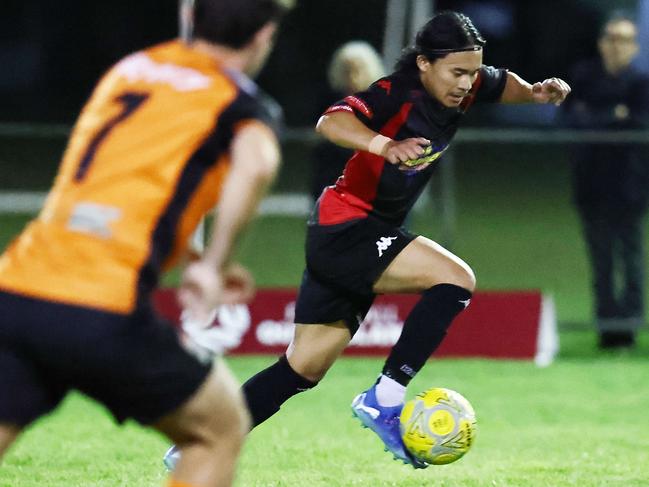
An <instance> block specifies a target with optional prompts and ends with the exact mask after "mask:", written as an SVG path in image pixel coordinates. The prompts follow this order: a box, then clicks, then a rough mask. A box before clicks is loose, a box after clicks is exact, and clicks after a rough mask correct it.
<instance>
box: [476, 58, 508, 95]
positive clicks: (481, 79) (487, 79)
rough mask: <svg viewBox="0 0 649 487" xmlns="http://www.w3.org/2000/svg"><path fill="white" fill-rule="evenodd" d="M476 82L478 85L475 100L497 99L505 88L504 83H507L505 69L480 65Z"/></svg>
mask: <svg viewBox="0 0 649 487" xmlns="http://www.w3.org/2000/svg"><path fill="white" fill-rule="evenodd" d="M477 83H479V86H478V89H477V92H476V98H475V101H476V102H495V101H498V100H499V99H500V96H501V95H502V94H503V91H504V90H505V84H507V70H506V69H497V68H494V67H493V66H482V67H481V68H480V72H479V74H478V80H477Z"/></svg>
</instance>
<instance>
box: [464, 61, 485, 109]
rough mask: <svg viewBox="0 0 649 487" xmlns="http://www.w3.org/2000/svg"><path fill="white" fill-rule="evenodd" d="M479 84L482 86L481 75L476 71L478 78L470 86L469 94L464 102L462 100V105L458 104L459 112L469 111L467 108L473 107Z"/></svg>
mask: <svg viewBox="0 0 649 487" xmlns="http://www.w3.org/2000/svg"><path fill="white" fill-rule="evenodd" d="M481 84H482V73H481V72H480V71H478V77H477V78H476V79H475V81H474V82H473V86H471V90H470V91H469V94H468V95H467V96H465V97H464V100H462V103H460V110H462V111H463V112H466V111H467V110H468V109H469V107H471V105H473V102H474V101H475V97H476V94H477V93H478V90H479V89H480V85H481Z"/></svg>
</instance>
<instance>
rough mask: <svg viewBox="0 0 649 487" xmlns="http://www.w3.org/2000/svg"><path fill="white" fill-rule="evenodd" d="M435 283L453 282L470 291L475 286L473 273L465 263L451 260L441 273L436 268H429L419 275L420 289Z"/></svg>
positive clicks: (428, 287) (427, 287)
mask: <svg viewBox="0 0 649 487" xmlns="http://www.w3.org/2000/svg"><path fill="white" fill-rule="evenodd" d="M437 284H453V285H455V286H458V287H461V288H463V289H466V290H467V291H469V292H471V293H472V292H473V291H474V290H475V286H476V278H475V273H474V272H473V269H471V267H469V266H468V265H467V264H466V263H464V262H453V263H452V265H450V266H449V267H448V268H447V269H445V270H444V272H442V273H440V272H439V270H438V269H430V271H429V272H428V273H425V274H424V275H422V276H421V282H420V286H421V288H422V290H425V289H430V288H431V287H433V286H435V285H437Z"/></svg>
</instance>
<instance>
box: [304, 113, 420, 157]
mask: <svg viewBox="0 0 649 487" xmlns="http://www.w3.org/2000/svg"><path fill="white" fill-rule="evenodd" d="M316 130H317V131H318V132H319V133H320V134H322V135H323V136H324V137H325V138H327V139H328V140H329V141H331V142H333V143H334V144H336V145H339V146H341V147H347V148H348V149H356V150H362V151H367V152H371V153H372V154H376V155H378V156H382V157H384V158H385V159H387V160H388V161H389V162H390V163H392V164H401V163H404V162H408V161H412V160H416V159H419V158H420V157H421V156H422V155H424V152H425V151H426V147H427V146H429V145H430V141H429V140H428V139H425V138H423V137H412V138H409V139H404V140H392V139H391V138H389V137H385V136H384V135H381V134H379V133H377V132H374V131H373V130H372V129H370V128H368V127H367V126H365V124H364V123H363V122H361V121H360V120H358V119H357V118H356V117H355V116H354V115H352V114H351V113H347V112H343V111H338V112H332V113H327V114H326V115H323V116H322V117H320V120H318V124H317V125H316ZM408 169H410V168H408Z"/></svg>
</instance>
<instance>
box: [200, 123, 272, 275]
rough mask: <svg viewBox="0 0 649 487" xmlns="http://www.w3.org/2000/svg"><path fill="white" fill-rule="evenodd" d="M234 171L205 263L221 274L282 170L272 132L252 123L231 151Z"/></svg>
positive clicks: (224, 193)
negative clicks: (278, 171) (240, 236)
mask: <svg viewBox="0 0 649 487" xmlns="http://www.w3.org/2000/svg"><path fill="white" fill-rule="evenodd" d="M231 160H232V167H231V168H230V171H229V174H228V176H227V178H226V180H225V184H224V185H223V191H222V193H221V198H220V199H219V204H218V207H217V212H216V216H215V219H214V225H213V229H212V236H211V239H210V243H209V244H208V248H207V250H206V251H205V253H204V255H203V259H204V260H205V261H206V262H208V263H209V264H210V265H211V266H213V268H214V269H215V270H218V271H221V270H222V269H223V268H224V266H225V265H227V263H228V262H229V260H230V256H231V254H232V250H233V248H234V245H235V243H236V241H237V238H238V236H239V235H240V234H241V232H242V230H243V229H244V228H245V227H246V225H247V224H248V222H249V221H250V220H251V219H252V217H253V216H254V214H255V212H256V210H257V207H258V205H259V202H260V201H261V199H262V197H263V196H264V194H265V192H266V189H267V188H268V186H269V185H270V183H271V182H272V181H273V180H274V178H275V174H276V173H277V169H278V167H279V161H280V156H279V144H278V142H277V139H276V137H275V135H274V134H273V132H272V131H271V129H270V128H268V127H267V126H265V125H263V124H261V123H252V124H249V125H248V126H246V127H244V128H242V129H241V130H240V131H239V133H238V134H237V135H236V137H235V138H234V140H233V142H232V147H231Z"/></svg>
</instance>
